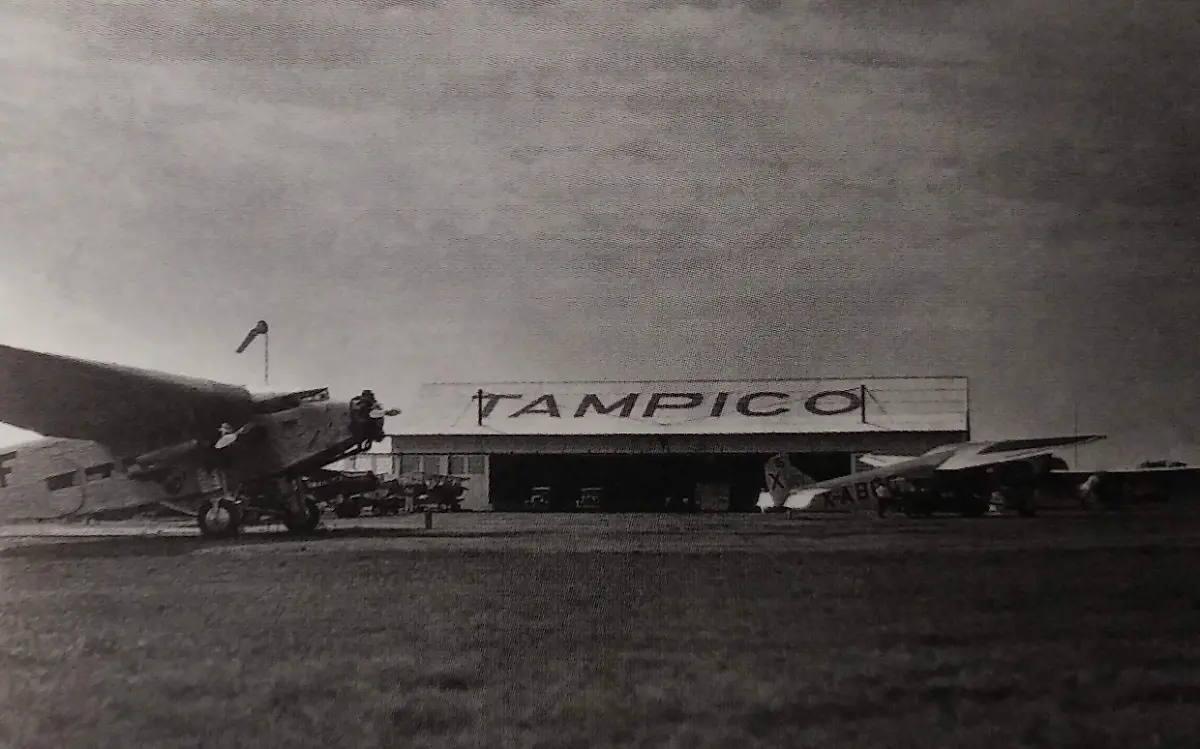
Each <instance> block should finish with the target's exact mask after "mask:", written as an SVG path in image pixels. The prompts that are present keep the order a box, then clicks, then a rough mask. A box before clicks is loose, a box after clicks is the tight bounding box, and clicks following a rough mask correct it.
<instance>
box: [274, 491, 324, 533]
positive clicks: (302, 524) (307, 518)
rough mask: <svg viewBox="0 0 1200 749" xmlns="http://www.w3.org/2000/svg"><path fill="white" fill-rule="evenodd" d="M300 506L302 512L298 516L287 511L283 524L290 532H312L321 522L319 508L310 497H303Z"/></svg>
mask: <svg viewBox="0 0 1200 749" xmlns="http://www.w3.org/2000/svg"><path fill="white" fill-rule="evenodd" d="M301 507H302V508H303V514H302V515H301V516H300V517H296V516H295V515H292V514H291V513H288V515H287V516H286V517H285V518H284V520H283V524H284V526H286V527H287V529H288V530H289V531H291V532H292V533H312V532H313V531H315V530H316V529H317V526H318V525H320V524H321V508H320V507H319V506H318V505H317V503H316V501H315V500H313V499H312V498H310V497H308V498H305V500H304V502H303V503H301Z"/></svg>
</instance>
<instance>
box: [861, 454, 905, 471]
mask: <svg viewBox="0 0 1200 749" xmlns="http://www.w3.org/2000/svg"><path fill="white" fill-rule="evenodd" d="M909 460H912V456H911V455H876V454H875V453H866V454H865V455H859V456H858V462H860V463H862V464H863V465H865V466H870V467H872V468H886V467H888V466H894V465H896V464H897V463H904V462H905V461H909Z"/></svg>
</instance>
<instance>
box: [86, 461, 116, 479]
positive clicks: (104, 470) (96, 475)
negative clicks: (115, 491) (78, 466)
mask: <svg viewBox="0 0 1200 749" xmlns="http://www.w3.org/2000/svg"><path fill="white" fill-rule="evenodd" d="M112 472H113V464H112V463H101V464H100V465H98V466H88V467H87V468H85V469H84V471H83V476H84V480H85V481H98V480H100V479H106V478H108V477H109V476H112Z"/></svg>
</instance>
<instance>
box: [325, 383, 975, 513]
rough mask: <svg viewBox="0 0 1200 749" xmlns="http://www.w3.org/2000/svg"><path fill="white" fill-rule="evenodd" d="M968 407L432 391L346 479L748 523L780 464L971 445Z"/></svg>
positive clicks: (625, 389)
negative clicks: (775, 463)
mask: <svg viewBox="0 0 1200 749" xmlns="http://www.w3.org/2000/svg"><path fill="white" fill-rule="evenodd" d="M969 406H970V392H969V387H968V382H967V380H966V378H964V377H892V378H869V379H821V380H753V381H733V380H729V381H641V382H486V383H431V384H426V385H424V386H422V387H421V388H420V389H419V391H418V393H417V396H416V398H415V400H414V401H413V402H411V403H409V404H408V405H407V407H406V408H404V409H403V411H402V413H401V415H400V416H399V417H396V418H394V419H392V420H391V423H389V427H390V428H391V429H393V431H392V433H391V435H390V438H391V448H392V449H391V453H390V454H389V453H384V454H375V455H372V454H365V455H360V456H357V457H356V458H354V459H351V461H350V462H349V464H348V465H346V466H344V467H345V468H349V469H351V470H354V469H357V470H375V471H376V473H379V474H381V475H382V474H392V475H396V474H400V473H405V474H412V473H425V474H453V475H458V476H462V477H464V478H466V479H467V486H468V492H467V495H466V496H465V498H464V502H463V507H464V508H466V509H476V510H480V509H494V510H522V509H546V510H558V511H563V510H576V509H607V510H625V511H637V510H656V511H661V510H664V509H680V508H696V507H698V508H699V509H702V510H709V511H727V510H731V511H744V510H751V509H753V508H754V505H755V502H756V501H757V499H758V493H759V492H760V491H762V489H763V488H764V484H765V477H764V473H763V463H764V461H765V460H766V459H767V458H769V457H770V456H771V455H774V454H775V453H779V452H786V453H789V454H790V455H791V457H792V460H793V462H794V463H795V464H796V465H797V467H799V468H800V469H801V470H803V471H805V472H806V473H808V474H809V475H810V476H812V477H813V478H814V479H816V480H818V481H820V480H822V479H828V478H833V477H836V476H843V475H846V474H848V473H850V472H851V471H852V470H854V463H855V461H854V455H855V454H856V453H864V452H879V453H887V454H896V455H917V454H920V453H923V452H925V451H927V450H929V449H931V448H934V447H937V446H939V445H944V444H947V443H953V442H965V441H967V440H968V439H969V438H970V415H969V413H970V408H969ZM384 444H386V443H384ZM535 498H536V499H535ZM685 498H686V500H687V503H686V504H684V499H685Z"/></svg>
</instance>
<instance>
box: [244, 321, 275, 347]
mask: <svg viewBox="0 0 1200 749" xmlns="http://www.w3.org/2000/svg"><path fill="white" fill-rule="evenodd" d="M267 330H268V328H267V321H266V320H259V321H258V324H257V325H255V326H254V327H253V328H251V329H250V332H249V333H247V334H246V337H245V338H244V339H243V340H242V345H241V346H238V347H237V353H239V354H240V353H242V352H243V351H245V350H246V347H247V346H249V345H250V343H251V342H253V341H254V339H255V338H258V337H259V336H260V335H266V334H267Z"/></svg>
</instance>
